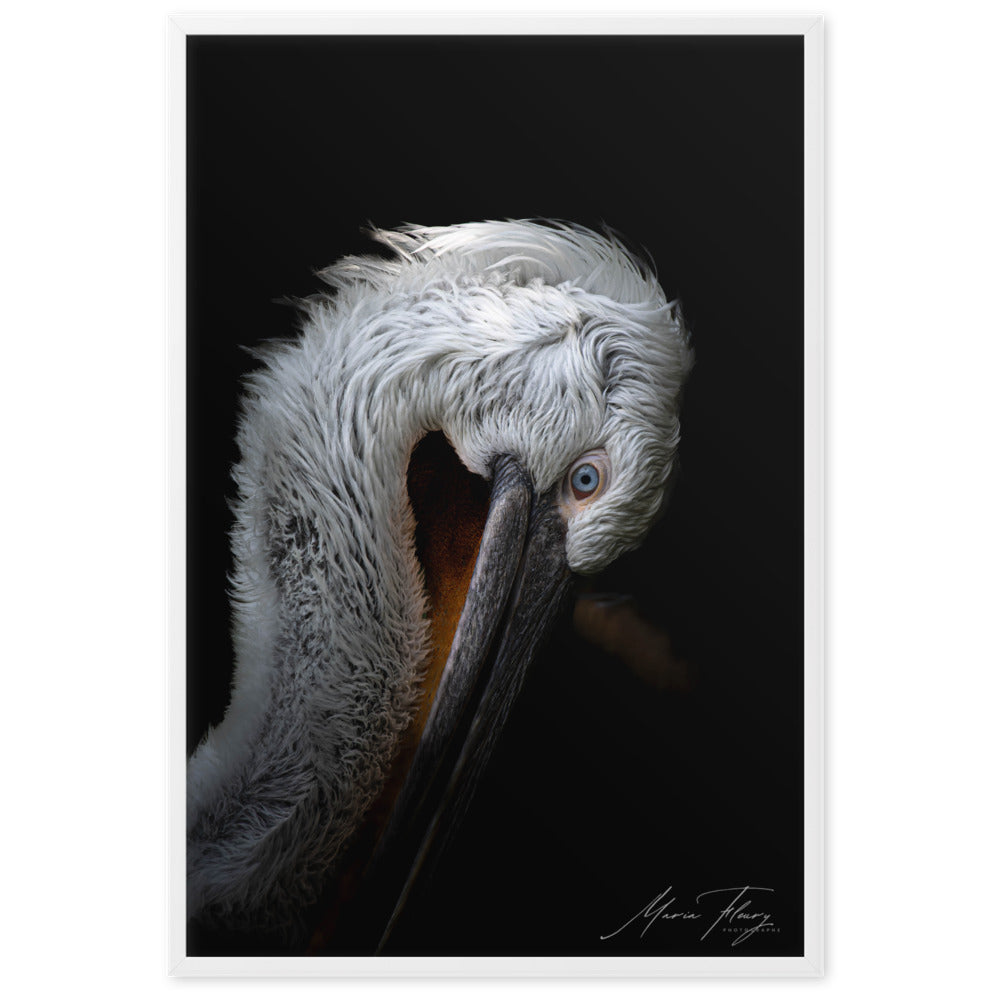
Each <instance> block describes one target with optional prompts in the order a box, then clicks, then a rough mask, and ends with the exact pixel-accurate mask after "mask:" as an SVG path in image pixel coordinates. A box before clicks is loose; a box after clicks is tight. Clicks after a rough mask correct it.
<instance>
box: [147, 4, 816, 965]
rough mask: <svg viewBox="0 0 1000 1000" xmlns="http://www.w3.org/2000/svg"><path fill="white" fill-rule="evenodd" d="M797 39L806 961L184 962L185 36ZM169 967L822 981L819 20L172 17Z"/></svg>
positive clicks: (387, 959) (641, 958)
mask: <svg viewBox="0 0 1000 1000" xmlns="http://www.w3.org/2000/svg"><path fill="white" fill-rule="evenodd" d="M505 33H506V34H538V35H545V34H562V35H596V34H601V35H624V34H630V35H637V34H649V35H727V34H728V35H733V34H738V35H765V34H770V35H801V36H802V37H803V43H804V57H805V66H804V79H803V86H804V97H805V102H804V113H805V122H804V127H805V163H804V171H805V177H804V180H805V199H804V202H805V204H804V251H805V269H804V271H805V273H804V275H803V278H804V282H805V309H804V324H805V336H804V348H805V363H804V371H803V379H804V392H805V397H804V398H805V403H804V408H803V409H804V413H803V419H804V431H805V433H804V469H805V484H804V486H805V489H804V505H805V510H804V515H805V560H804V582H805V600H804V607H803V613H804V616H805V638H804V670H805V678H804V681H805V683H804V697H803V713H804V744H803V754H804V757H803V765H804V772H803V781H804V823H803V837H804V865H805V871H804V875H805V879H804V899H803V906H804V910H803V916H804V954H803V955H802V956H801V957H798V956H776V957H761V958H753V957H745V956H744V957H736V956H734V957H732V958H729V957H725V956H718V957H702V958H696V957H680V956H649V957H647V956H638V957H629V958H620V957H612V958H561V957H555V956H552V957H543V958H526V957H501V958H496V957H490V958H464V957H450V958H449V957H439V956H435V957H431V958H419V957H405V958H404V957H376V956H372V957H352V958H344V957H323V958H270V957H268V958H264V957H260V958H257V957H241V958H237V957H219V958H202V957H188V956H187V954H186V946H185V937H186V935H185V919H184V915H185V908H186V893H185V887H184V882H185V870H186V866H185V860H184V857H185V832H184V810H185V775H186V765H185V759H184V705H185V695H186V683H185V675H184V658H185V634H186V625H187V622H186V610H185V603H184V592H185V573H186V558H185V545H184V539H185V537H186V517H185V496H186V489H187V481H186V469H185V443H184V442H185V416H184V414H185V401H186V396H185V371H186V347H185V327H186V299H187V287H186V252H185V246H186V216H185V205H186V195H187V185H186V161H187V145H186V113H185V107H186V65H187V60H186V41H187V38H188V36H189V35H215V34H225V35H327V34H329V35H333V34H337V35H352V34H368V35H388V34H392V35H400V34H411V35H457V34H505ZM166 35H167V38H166V43H167V109H166V111H167V151H168V152H167V255H166V260H167V329H168V337H167V400H168V412H167V474H168V479H167V482H168V495H167V537H168V542H169V545H168V552H167V621H168V631H167V678H166V694H167V732H168V747H167V790H168V802H169V806H168V811H167V827H168V828H167V847H168V851H167V855H168V866H167V901H168V920H167V927H168V941H167V972H168V975H171V976H181V977H216V976H225V977H241V976H252V977H306V976H309V977H317V976H325V977H338V978H340V977H357V976H363V977H371V978H374V977H385V978H402V977H449V978H453V977H454V978H457V977H497V976H502V977H515V976H516V977H531V978H543V977H544V978H563V977H566V978H569V977H580V976H586V977H588V978H590V977H601V978H639V977H651V976H662V977H672V978H674V977H698V978H706V977H719V978H737V977H746V978H761V977H773V978H790V977H818V976H822V975H824V923H825V894H824V889H825V855H824V847H825V780H824V777H825V762H824V747H825V735H824V730H825V717H824V689H825V670H824V654H825V630H824V606H825V599H824V566H825V552H824V540H825V530H824V524H825V522H824V485H825V484H824V471H825V449H824V441H825V428H824V416H825V402H824V396H825V376H824V339H823V326H824V289H823V276H824V170H823V165H824V135H825V119H824V64H823V53H824V23H823V18H822V17H820V16H814V17H784V16H776V17H721V16H720V17H649V16H637V17H616V18H611V17H608V16H580V17H568V16H557V15H546V16H538V17H528V16H524V15H521V16H506V15H502V16H501V15H480V16H476V15H463V16H419V15H403V16H399V15H392V16H391V17H390V16H377V15H342V16H314V15H298V16H295V15H292V16H215V15H176V16H171V17H169V18H168V19H167V32H166Z"/></svg>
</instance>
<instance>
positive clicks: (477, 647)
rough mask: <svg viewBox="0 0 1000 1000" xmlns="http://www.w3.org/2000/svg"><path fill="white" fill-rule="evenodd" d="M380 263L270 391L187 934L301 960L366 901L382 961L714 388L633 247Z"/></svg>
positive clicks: (444, 234) (276, 361)
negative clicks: (688, 394) (313, 917)
mask: <svg viewBox="0 0 1000 1000" xmlns="http://www.w3.org/2000/svg"><path fill="white" fill-rule="evenodd" d="M372 236H373V237H374V239H375V240H376V241H378V242H379V243H381V244H382V245H383V246H384V247H387V248H388V254H386V253H383V254H382V255H380V256H376V255H372V256H361V257H348V258H346V259H344V260H341V261H340V262H339V263H337V264H335V265H334V266H333V267H331V268H329V269H328V270H326V271H324V272H321V277H322V279H323V280H324V281H325V283H326V284H327V285H328V286H329V291H325V292H324V293H323V294H320V295H317V296H315V297H313V298H311V299H309V300H307V301H306V302H305V303H303V304H302V309H303V312H302V316H303V319H302V328H301V332H300V334H299V335H298V337H297V338H296V339H295V340H294V341H291V342H287V343H282V344H278V345H272V346H271V347H270V348H269V349H268V350H267V351H266V352H265V353H264V354H263V355H262V360H263V366H262V368H261V369H260V370H259V371H257V372H256V373H255V374H253V375H252V376H250V378H249V380H248V383H247V387H246V393H245V398H244V402H243V409H242V414H241V418H240V422H239V430H238V444H239V449H240V456H241V457H240V460H239V462H238V464H237V465H236V467H235V469H234V479H235V483H236V487H237V496H236V499H235V502H234V505H233V506H234V513H235V526H234V528H233V531H232V538H231V543H232V549H233V555H234V566H235V569H234V573H233V577H232V579H231V586H232V607H233V638H234V647H235V658H236V663H235V671H234V679H233V683H232V690H231V697H230V702H229V706H228V709H227V711H226V714H225V717H224V719H223V721H222V722H221V723H220V724H219V725H218V726H217V727H215V728H214V729H212V730H210V731H209V732H208V733H207V734H206V736H205V737H204V738H203V740H202V742H201V743H200V744H199V746H198V748H197V750H196V751H195V752H194V754H193V755H192V757H191V759H190V761H189V763H188V783H187V784H188V802H187V837H188V847H187V858H188V873H187V889H188V917H189V920H194V921H195V922H196V923H198V924H199V925H204V926H214V927H221V928H225V929H226V930H228V931H231V932H246V933H255V934H262V935H270V936H271V937H273V938H274V939H275V940H279V939H280V940H283V941H285V942H297V944H295V945H294V946H295V947H301V946H302V942H303V940H304V935H306V934H307V933H308V928H307V927H306V926H305V925H304V916H303V915H304V914H305V913H306V911H307V910H308V908H309V907H310V906H313V904H315V903H316V901H317V900H318V899H319V897H320V893H321V892H322V891H323V890H324V887H325V886H327V885H329V884H331V882H332V883H333V884H337V882H338V880H340V882H342V883H344V884H345V885H349V886H350V887H351V891H350V892H345V893H344V895H345V896H349V895H351V893H354V894H355V895H356V894H357V886H358V885H361V886H362V887H363V888H364V887H370V898H371V899H375V900H378V903H377V904H372V906H373V907H374V908H371V907H370V908H369V911H368V912H369V914H370V915H371V914H374V918H373V919H375V923H376V927H377V932H376V939H378V938H379V937H381V938H382V940H383V942H384V939H385V934H386V933H387V932H388V930H390V929H391V927H392V923H393V920H394V919H395V917H396V916H398V914H399V912H400V910H401V908H402V907H403V905H404V904H405V902H406V899H407V895H408V892H409V891H410V889H411V888H412V886H413V884H414V882H415V880H416V879H418V878H419V877H420V873H421V871H422V870H423V869H428V868H429V867H430V866H432V864H433V861H434V858H435V857H436V856H437V855H439V854H440V852H441V850H442V849H443V846H444V845H445V844H446V843H447V841H448V837H449V835H450V833H451V831H452V830H453V829H454V827H455V824H456V823H457V822H458V820H459V819H460V817H461V814H462V811H463V809H464V808H465V805H466V804H467V802H468V799H469V796H470V795H471V793H472V790H473V789H474V787H475V783H476V778H477V776H478V774H479V773H480V772H481V770H482V768H483V766H484V765H485V762H486V761H487V759H488V758H489V755H490V751H491V750H492V748H493V745H494V744H495V741H496V738H497V735H498V733H499V731H500V728H501V727H502V725H503V723H504V720H505V719H506V716H507V713H508V711H509V708H510V705H511V703H512V701H513V699H514V698H515V697H516V695H517V693H518V691H519V689H520V687H521V682H522V679H523V676H524V671H525V670H526V668H527V666H528V664H529V662H530V661H531V658H532V656H533V654H534V652H535V651H536V649H537V646H538V644H539V642H540V641H541V638H542V636H543V635H544V632H545V629H546V627H547V625H548V623H549V622H550V621H551V619H552V617H553V615H554V614H555V612H556V610H557V609H558V607H559V606H560V604H561V602H562V600H563V597H564V595H565V594H566V592H567V585H568V582H569V580H570V578H571V575H572V574H593V573H596V572H597V571H599V570H601V569H602V568H603V567H605V566H606V565H607V564H608V563H610V562H611V561H612V560H613V559H615V558H616V557H617V556H618V555H620V554H621V553H623V552H625V551H627V550H630V549H632V548H634V547H635V546H637V545H638V544H639V543H640V542H641V540H642V538H643V537H644V535H645V534H646V533H647V531H648V529H649V528H650V526H651V524H652V523H653V521H654V519H655V518H656V517H657V514H658V512H659V510H660V507H661V505H662V503H663V500H664V495H665V489H666V485H667V482H668V478H669V476H670V473H671V470H672V467H673V465H674V460H675V453H676V449H677V446H678V442H679V436H680V426H679V419H678V409H679V398H680V393H681V388H682V385H683V383H684V380H685V377H686V375H687V373H688V371H689V369H690V366H691V363H692V353H691V349H690V346H689V336H688V332H687V329H686V327H685V324H684V322H683V319H682V317H681V315H680V311H679V308H678V306H677V303H676V302H674V301H669V300H668V299H667V297H666V295H665V294H664V292H663V290H662V288H661V286H660V285H659V283H658V282H657V280H656V278H655V275H654V274H653V273H652V270H651V267H650V266H649V265H647V264H646V263H645V262H644V261H642V260H641V259H640V258H638V257H637V256H635V255H633V254H632V253H630V252H629V251H627V250H626V249H625V248H624V247H623V246H622V244H621V242H620V241H619V240H618V238H617V237H615V236H614V235H613V234H611V233H610V232H608V233H597V232H594V231H592V230H589V229H586V228H584V227H581V226H578V225H573V224H568V223H553V222H546V221H506V222H482V223H467V224H462V225H455V226H449V227H418V226H406V227H403V228H401V229H398V230H392V231H387V230H376V231H374V232H373V233H372ZM359 845H360V846H359ZM359 857H360V862H359ZM359 871H360V872H362V874H360V875H359V874H358V872H359ZM366 891H367V890H366ZM347 912H348V913H350V911H349V910H348V911H347ZM346 919H347V918H346V917H342V920H346Z"/></svg>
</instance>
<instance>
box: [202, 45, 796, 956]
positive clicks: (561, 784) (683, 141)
mask: <svg viewBox="0 0 1000 1000" xmlns="http://www.w3.org/2000/svg"><path fill="white" fill-rule="evenodd" d="M802 72H803V54H802V42H801V39H800V38H797V37H782V38H768V37H746V38H740V37H718V36H716V37H709V38H695V37H688V38H651V37H650V38H614V39H608V38H586V37H575V38H545V37H533V38H500V37H492V38H447V39H445V38H433V37H425V38H400V39H394V38H384V37H383V38H377V39H368V38H253V37H233V38H213V37H198V36H193V37H190V38H189V40H188V144H189V145H188V165H189V170H188V262H189V263H188V303H189V305H188V379H189V381H188V404H187V414H188V477H189V478H188V489H189V500H188V628H189V639H188V692H189V693H188V740H189V747H188V749H189V750H191V749H193V747H194V745H195V744H196V742H197V740H198V738H199V737H200V735H201V734H202V732H203V731H204V729H205V728H206V726H207V725H208V724H209V723H210V722H213V721H218V719H219V718H221V715H222V712H223V710H224V708H225V703H226V699H227V690H228V684H229V678H230V668H231V663H232V649H231V646H230V643H229V635H228V622H229V610H228V600H227V596H226V586H227V584H226V574H227V571H228V569H229V566H230V562H229V553H228V540H227V530H228V526H229V523H230V516H229V511H228V508H227V506H226V498H227V497H230V496H231V495H232V492H233V488H232V483H231V480H230V478H229V469H230V466H231V465H232V463H233V462H234V461H235V460H236V457H237V456H236V452H235V448H234V445H233V434H234V430H235V422H236V413H237V399H238V394H239V379H240V376H241V375H242V374H244V373H245V372H247V371H249V370H250V369H252V367H253V365H254V363H253V361H252V359H251V358H250V357H249V355H248V354H246V353H245V352H244V351H243V350H242V349H241V347H240V345H253V344H257V343H259V342H260V341H262V340H265V339H272V338H283V337H287V336H289V335H290V334H291V333H292V332H293V331H294V315H293V312H292V310H291V309H290V308H289V307H288V306H287V305H285V304H282V303H281V301H280V300H281V299H282V298H283V297H286V296H303V295H307V294H309V293H311V292H314V291H316V290H317V289H318V288H319V284H320V283H319V282H318V280H317V279H316V278H315V276H314V271H315V270H316V269H318V268H320V267H323V266H325V265H327V264H330V263H332V262H333V261H334V260H336V259H337V258H339V257H341V256H343V255H344V254H345V253H358V252H371V251H372V246H371V244H370V243H369V242H368V241H367V240H366V239H365V237H364V236H363V235H362V234H361V233H360V231H359V229H360V227H361V226H362V225H363V224H365V223H366V222H368V221H371V222H373V223H375V224H376V225H378V226H382V227H392V226H394V225H397V224H399V223H402V222H417V223H421V224H426V225H438V224H449V223H454V222H463V221H472V220H479V219H498V218H524V217H537V216H541V217H553V218H563V219H569V220H572V221H575V222H580V223H583V224H585V225H590V226H598V225H600V224H601V223H605V222H606V223H608V224H609V225H611V226H613V227H614V228H615V229H616V230H618V231H620V232H621V233H623V234H624V235H625V236H626V237H627V238H628V240H630V241H631V242H632V243H633V244H635V245H638V246H642V247H644V248H645V249H646V250H647V251H648V253H649V255H650V256H651V257H652V259H653V260H654V261H655V264H656V267H657V270H658V273H659V276H660V280H661V283H662V284H663V286H664V288H665V290H666V292H667V294H668V295H670V296H672V297H673V296H677V297H679V298H680V299H681V301H682V303H683V308H684V313H685V316H686V318H687V320H688V322H689V324H690V326H691V328H692V331H693V341H694V347H695V352H696V366H695V370H694V372H693V374H692V377H691V379H690V382H689V384H688V389H687V392H686V395H685V401H684V409H683V415H682V443H681V474H680V476H679V479H678V483H677V487H676V490H675V492H674V495H673V497H672V500H671V505H670V508H669V511H668V513H667V516H666V517H665V518H664V519H663V520H662V521H661V522H660V523H659V524H658V525H657V526H656V527H655V528H654V530H653V533H652V534H651V536H650V537H649V539H648V540H647V542H646V543H645V545H644V546H643V547H642V548H641V549H640V550H639V551H638V552H635V553H632V554H630V555H628V556H625V557H622V558H621V559H620V560H619V561H618V562H617V563H616V564H615V565H613V566H612V567H610V568H609V569H608V570H607V571H606V572H605V573H603V574H602V576H601V578H600V579H599V580H598V581H596V585H597V587H598V588H599V589H601V590H608V591H620V592H625V593H630V594H632V595H633V596H634V598H635V600H636V602H637V604H638V607H639V609H640V610H641V611H642V613H643V614H644V615H645V616H646V617H648V618H650V619H651V620H652V621H655V622H656V623H657V624H658V625H660V626H661V627H662V628H664V629H665V630H666V631H667V632H668V633H669V635H670V637H671V640H672V642H673V645H674V648H675V651H676V653H677V654H678V655H679V656H682V657H684V658H686V659H688V660H689V661H690V662H692V663H693V664H696V665H697V666H698V668H699V669H700V672H701V674H700V681H699V684H698V686H697V688H696V690H695V691H694V692H693V693H689V694H668V693H660V692H657V691H655V690H652V689H651V688H649V687H648V686H647V685H645V684H644V683H643V682H641V681H639V680H638V679H636V678H635V677H633V676H632V675H631V674H630V673H629V672H628V671H627V670H626V669H625V668H624V667H623V666H622V665H621V664H619V663H617V662H616V661H613V660H610V659H608V658H607V657H605V656H603V654H601V653H600V652H599V651H597V650H595V649H594V648H592V647H590V646H589V645H587V644H586V643H584V642H583V641H582V640H581V639H580V638H578V637H577V636H576V635H575V634H574V632H573V630H572V626H571V624H570V623H569V621H568V620H567V621H565V622H563V623H561V624H560V626H559V627H558V628H557V630H556V633H555V634H554V635H553V637H552V640H551V641H550V643H549V644H548V646H547V647H546V650H545V651H544V652H543V654H542V656H541V657H540V659H539V662H538V663H537V664H536V665H535V667H534V668H533V670H532V671H531V672H530V673H529V677H528V681H527V683H526V686H525V690H524V692H523V694H522V696H521V699H520V701H519V702H518V704H517V705H516V706H515V709H514V711H513V713H512V716H511V719H510V722H509V725H508V728H507V730H506V732H505V734H504V736H503V738H502V739H501V743H500V746H499V748H498V751H497V754H496V756H495V758H494V760H493V762H492V764H491V766H490V768H489V770H488V773H487V775H486V777H485V778H484V781H483V783H482V785H481V786H480V791H479V793H478V795H477V797H476V800H475V801H474V803H473V806H472V808H471V810H470V814H469V816H468V819H467V820H466V823H465V825H464V826H463V828H462V830H461V833H460V835H459V836H458V837H457V839H456V843H455V846H454V848H453V850H452V851H451V852H450V854H449V855H448V856H447V858H446V859H445V861H444V862H443V864H442V866H441V868H440V869H439V870H438V873H437V877H436V880H435V883H434V889H433V893H432V894H429V895H426V896H425V897H423V898H422V899H420V900H419V901H418V902H417V904H416V905H415V907H414V909H413V910H412V911H411V913H410V915H409V917H408V918H407V919H405V920H404V921H403V923H402V924H401V925H400V928H399V931H398V933H397V935H396V937H395V938H394V939H393V944H392V949H391V950H392V951H394V952H397V953H400V954H403V953H407V954H455V955H471V954H497V955H531V954H539V955H544V954H565V955H611V954H633V955H670V954H678V955H698V954H733V953H734V952H736V953H740V954H746V955H752V954H758V955H761V954H781V955H794V954H801V953H802V863H803V859H802V807H803V802H802V735H803V734H802V666H803V661H802V645H803V631H802V609H803V608H802V606H803V586H802V576H803V575H802V560H803V547H802V528H803V523H802V503H803V464H802V449H803V434H802V404H803V398H802V365H803V353H802V332H803V330H802V315H803V293H802V285H803V255H802V209H803V187H802V171H803V132H802V122H803V103H802ZM745 884H753V885H757V886H766V887H770V888H773V889H774V892H773V893H770V894H767V900H766V901H767V902H768V903H769V904H770V905H769V906H768V907H767V908H768V909H769V910H771V911H772V912H773V913H774V918H773V919H774V922H775V924H776V925H777V926H778V928H779V930H778V931H775V932H771V933H769V934H766V935H765V934H760V935H757V936H756V937H754V938H752V939H751V940H749V941H747V942H745V943H744V944H742V945H740V946H739V948H738V949H732V948H731V947H730V944H731V941H732V936H731V935H723V934H721V933H718V934H715V935H713V936H710V937H709V938H708V939H707V940H706V941H705V942H700V941H699V940H698V938H699V935H700V933H701V932H702V931H703V929H704V924H700V925H696V926H697V930H696V929H695V927H692V926H691V925H686V926H685V925H677V924H668V923H657V924H655V925H653V926H652V927H651V928H650V930H649V931H648V933H646V935H645V936H644V937H641V938H640V936H639V932H638V930H636V932H635V933H629V932H623V933H621V934H619V935H617V936H615V937H614V938H612V939H611V940H608V941H601V940H600V936H601V935H603V934H609V933H610V932H611V931H613V930H614V929H615V928H617V927H618V926H619V925H620V924H621V923H623V922H624V921H625V920H626V919H627V918H628V917H629V916H631V915H632V914H633V913H635V912H636V911H637V910H638V909H640V908H641V907H642V906H643V905H644V904H645V903H646V902H648V901H649V900H651V899H652V897H653V896H655V895H657V894H658V893H659V892H661V891H662V890H663V889H666V888H667V887H668V886H671V885H672V886H673V888H674V894H675V895H676V896H677V898H678V904H677V908H678V909H680V908H684V907H685V906H686V904H688V903H689V902H693V897H694V895H695V894H696V893H697V892H700V891H703V890H707V889H714V888H722V887H726V886H731V885H732V886H736V885H745ZM758 895H760V894H758ZM760 900H761V902H763V901H764V898H763V896H762V895H760Z"/></svg>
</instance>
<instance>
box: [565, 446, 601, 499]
mask: <svg viewBox="0 0 1000 1000" xmlns="http://www.w3.org/2000/svg"><path fill="white" fill-rule="evenodd" d="M610 478H611V466H610V463H609V462H608V456H607V453H606V452H605V451H603V450H601V451H590V452H587V453H586V454H584V455H581V456H580V457H579V458H578V459H577V460H576V461H575V462H574V463H573V464H572V465H571V466H570V467H569V471H568V472H567V473H566V481H565V484H564V486H563V490H564V493H565V495H566V499H567V500H570V499H571V498H572V500H573V501H576V503H590V502H591V501H593V500H594V499H596V498H597V497H598V496H600V495H601V494H602V493H603V492H604V490H605V489H606V488H607V484H608V480H609V479H610Z"/></svg>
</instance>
